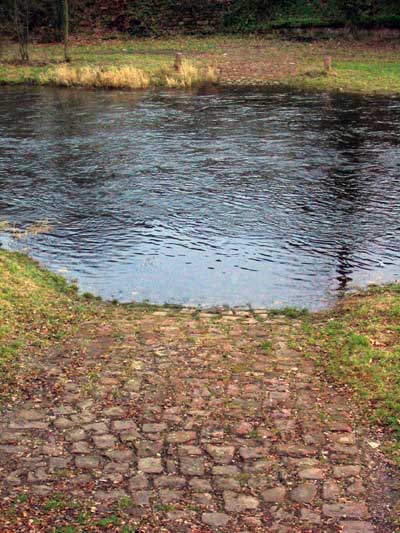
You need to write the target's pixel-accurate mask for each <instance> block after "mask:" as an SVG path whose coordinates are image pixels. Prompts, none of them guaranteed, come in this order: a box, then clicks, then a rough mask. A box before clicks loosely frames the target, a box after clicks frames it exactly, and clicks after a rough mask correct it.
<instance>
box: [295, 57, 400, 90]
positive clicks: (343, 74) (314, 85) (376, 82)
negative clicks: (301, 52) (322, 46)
mask: <svg viewBox="0 0 400 533" xmlns="http://www.w3.org/2000/svg"><path fill="white" fill-rule="evenodd" d="M332 69H333V70H332V73H330V74H329V75H325V74H324V73H322V72H321V71H313V70H312V69H310V70H309V71H306V72H305V73H304V74H302V75H300V76H299V78H298V79H297V82H296V85H297V84H298V85H299V86H302V87H304V88H310V89H319V90H331V91H344V92H358V93H395V94H400V61H388V62H381V61H377V60H376V59H374V60H369V61H368V62H363V61H334V62H333V65H332Z"/></svg>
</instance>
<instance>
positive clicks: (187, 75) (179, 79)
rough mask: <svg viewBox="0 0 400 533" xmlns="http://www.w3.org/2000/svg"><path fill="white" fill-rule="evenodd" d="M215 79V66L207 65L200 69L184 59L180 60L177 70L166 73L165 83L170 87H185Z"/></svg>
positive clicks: (210, 81)
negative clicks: (205, 67)
mask: <svg viewBox="0 0 400 533" xmlns="http://www.w3.org/2000/svg"><path fill="white" fill-rule="evenodd" d="M217 81H218V74H217V70H216V69H215V68H212V67H207V69H205V70H201V69H199V68H198V67H196V66H195V65H193V63H191V62H190V61H188V60H186V59H184V60H183V61H182V63H181V66H180V68H179V71H178V72H173V73H167V74H166V76H165V85H166V86H167V87H169V88H171V89H178V88H182V89H186V88H190V87H195V86H197V85H202V84H205V83H216V82H217Z"/></svg>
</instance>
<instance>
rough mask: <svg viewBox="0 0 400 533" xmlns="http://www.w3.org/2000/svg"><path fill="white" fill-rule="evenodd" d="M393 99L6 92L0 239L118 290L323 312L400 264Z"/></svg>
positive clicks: (0, 115) (101, 291)
mask: <svg viewBox="0 0 400 533" xmlns="http://www.w3.org/2000/svg"><path fill="white" fill-rule="evenodd" d="M399 133H400V100H399V99H395V98H383V97H350V96H344V95H337V96H332V95H331V96H329V95H321V94H295V93H286V92H282V91H275V92H273V93H269V94H265V93H264V94H263V93H260V94H245V95H244V94H235V93H232V94H229V93H224V94H204V95H188V94H151V93H147V94H139V93H121V92H108V93H107V92H90V91H77V90H74V91H68V90H43V89H41V90H39V89H21V88H18V89H5V88H3V89H0V220H1V219H7V220H9V221H12V222H15V223H16V224H17V225H18V226H25V225H27V224H29V223H32V222H34V221H37V220H39V219H44V218H47V219H48V220H49V221H50V223H51V224H52V230H51V232H50V233H49V234H44V235H39V236H37V237H34V238H32V239H30V240H29V241H28V242H14V241H12V240H11V239H10V238H9V237H8V236H7V235H2V236H1V237H0V239H1V240H2V243H3V245H5V246H7V247H11V248H14V249H15V248H21V247H25V246H27V247H29V253H30V254H31V255H32V256H33V257H35V258H37V259H39V260H40V261H41V262H42V263H44V264H45V265H47V266H49V267H50V268H51V269H53V270H54V271H56V272H63V273H64V274H65V275H67V277H68V278H70V279H77V280H78V282H79V285H80V287H81V289H82V290H84V291H91V292H93V293H95V294H98V295H101V296H103V297H105V298H117V299H118V300H120V301H124V302H125V301H131V300H149V301H150V302H154V303H164V302H171V303H184V304H191V305H206V306H209V305H215V304H229V305H252V306H254V307H259V306H278V305H296V306H301V307H303V306H307V307H310V308H313V309H315V308H320V307H323V306H325V305H327V304H329V303H331V302H332V301H333V300H334V299H335V298H336V297H337V296H338V295H340V294H342V292H343V291H344V290H347V289H348V288H351V287H353V286H355V285H357V286H358V285H361V286H364V285H366V284H367V283H369V282H371V281H373V282H381V281H391V280H395V279H397V278H398V274H399V272H400V231H399V230H400V180H399V176H400V172H399V171H400V151H399V139H400V137H399Z"/></svg>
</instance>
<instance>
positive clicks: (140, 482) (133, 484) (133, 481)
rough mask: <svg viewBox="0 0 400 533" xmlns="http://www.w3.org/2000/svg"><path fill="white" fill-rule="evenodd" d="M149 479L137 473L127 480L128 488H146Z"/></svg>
mask: <svg viewBox="0 0 400 533" xmlns="http://www.w3.org/2000/svg"><path fill="white" fill-rule="evenodd" d="M148 486H149V480H148V479H147V477H146V476H145V475H143V474H137V475H136V476H133V477H131V478H130V480H129V490H138V489H147V487H148Z"/></svg>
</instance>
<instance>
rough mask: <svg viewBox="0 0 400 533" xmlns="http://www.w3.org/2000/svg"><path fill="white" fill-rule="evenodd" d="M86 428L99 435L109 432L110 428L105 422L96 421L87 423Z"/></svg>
mask: <svg viewBox="0 0 400 533" xmlns="http://www.w3.org/2000/svg"><path fill="white" fill-rule="evenodd" d="M84 429H85V430H87V431H90V432H93V433H96V434H97V435H104V434H105V433H108V431H109V429H108V426H107V424H106V423H105V422H95V423H94V424H86V425H85V426H84Z"/></svg>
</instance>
